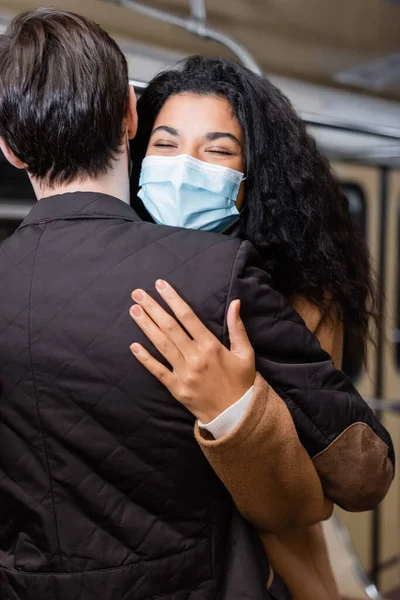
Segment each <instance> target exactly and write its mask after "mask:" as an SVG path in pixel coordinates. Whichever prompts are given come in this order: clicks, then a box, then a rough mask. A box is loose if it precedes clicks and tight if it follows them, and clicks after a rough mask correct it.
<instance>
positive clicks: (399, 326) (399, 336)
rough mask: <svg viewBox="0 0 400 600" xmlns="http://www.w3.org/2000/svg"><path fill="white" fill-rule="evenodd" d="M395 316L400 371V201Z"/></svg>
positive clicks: (396, 345)
mask: <svg viewBox="0 0 400 600" xmlns="http://www.w3.org/2000/svg"><path fill="white" fill-rule="evenodd" d="M396 239H397V265H396V267H395V268H396V271H397V290H396V294H397V315H396V328H395V330H394V340H393V343H394V347H395V352H396V363H397V368H398V369H400V200H399V203H398V211H397V237H396Z"/></svg>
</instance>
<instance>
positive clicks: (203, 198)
mask: <svg viewBox="0 0 400 600" xmlns="http://www.w3.org/2000/svg"><path fill="white" fill-rule="evenodd" d="M243 178H244V177H243V173H240V172H239V171H235V170H234V169H229V168H227V167H222V166H220V165H212V164H210V163H205V162H203V161H201V160H198V159H197V158H193V157H192V156H189V155H187V154H180V155H179V156H146V158H145V159H144V160H143V163H142V172H141V174H140V181H139V186H140V188H141V189H140V191H139V194H138V196H139V198H140V199H141V200H142V202H143V204H144V206H145V208H146V210H147V211H148V212H149V213H150V215H151V216H152V217H153V219H154V221H155V222H156V223H158V224H162V225H172V226H173V227H184V228H187V229H202V230H204V231H218V232H222V231H225V230H226V229H228V228H229V227H230V226H231V225H233V224H234V223H235V222H236V221H237V220H238V219H239V211H238V210H237V208H236V206H235V202H236V199H237V196H238V193H239V188H240V184H241V182H242V181H243Z"/></svg>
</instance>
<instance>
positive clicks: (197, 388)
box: [130, 280, 256, 423]
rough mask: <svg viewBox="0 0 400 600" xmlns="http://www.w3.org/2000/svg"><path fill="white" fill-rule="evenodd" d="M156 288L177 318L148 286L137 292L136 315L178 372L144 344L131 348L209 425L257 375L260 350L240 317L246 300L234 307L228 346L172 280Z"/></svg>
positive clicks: (134, 307)
mask: <svg viewBox="0 0 400 600" xmlns="http://www.w3.org/2000/svg"><path fill="white" fill-rule="evenodd" d="M156 289H157V291H158V293H159V294H160V296H161V297H162V298H163V300H164V301H165V302H166V303H167V304H168V306H169V307H170V308H171V310H172V311H173V313H174V314H175V316H176V318H177V319H174V318H173V317H171V316H170V315H169V314H168V313H167V312H166V311H165V310H164V309H163V308H161V306H160V305H159V304H158V303H157V302H156V301H155V300H153V299H152V298H151V296H149V294H146V292H144V291H143V290H135V291H134V292H133V293H132V298H133V300H134V301H135V302H136V304H135V305H134V306H132V308H131V309H130V314H131V316H132V318H133V319H134V320H135V321H136V323H137V325H138V326H139V327H140V328H141V329H142V331H143V332H144V333H145V334H146V336H147V337H148V338H149V340H150V341H151V342H152V343H153V344H154V346H155V347H156V348H157V350H158V351H159V352H160V353H161V354H162V355H163V356H164V358H165V359H166V360H167V361H168V363H169V364H170V365H171V367H172V370H170V369H168V368H167V367H165V366H164V365H163V364H161V363H160V362H159V361H158V360H156V359H155V358H154V357H153V356H151V354H149V352H147V350H146V349H145V348H144V347H143V346H141V345H140V344H138V343H134V344H132V346H131V351H132V353H133V355H134V356H135V357H136V358H137V359H138V361H139V362H140V363H142V365H144V366H145V367H146V369H147V370H148V371H150V373H152V374H153V375H154V376H155V377H156V378H157V379H158V380H159V381H160V382H161V383H163V384H164V385H165V387H166V388H167V389H168V390H169V392H170V393H171V394H172V395H173V396H174V397H175V398H176V400H178V401H179V402H181V403H182V404H183V405H184V406H186V408H187V409H188V410H189V411H190V412H191V413H193V414H194V415H195V416H196V417H197V418H198V419H200V421H202V422H203V423H209V422H211V421H213V420H214V419H215V418H216V417H217V416H218V415H220V414H221V413H222V412H223V411H224V410H226V409H227V408H228V407H229V406H231V405H232V404H234V403H235V402H237V401H238V400H240V398H241V397H242V396H243V395H244V394H245V393H246V392H247V391H248V390H249V389H250V388H251V386H252V385H253V383H254V379H255V376H256V368H255V357H254V350H253V348H252V346H251V344H250V342H249V338H248V337H247V333H246V330H245V328H244V325H243V322H242V320H241V318H240V316H239V312H240V301H239V300H234V301H233V302H232V303H231V305H230V306H229V310H228V315H227V323H228V330H229V337H230V342H231V349H230V350H228V349H227V348H225V346H224V345H223V344H221V342H220V341H219V340H218V339H217V338H216V337H215V336H214V335H213V334H212V333H211V332H210V331H209V330H208V329H207V328H206V327H205V326H204V325H203V323H202V322H201V321H200V319H198V317H196V315H195V314H194V312H193V311H192V309H191V308H190V306H188V304H186V302H184V301H183V300H182V298H181V297H180V296H179V295H178V294H177V293H176V292H175V290H174V289H173V288H172V287H171V286H170V285H169V284H168V283H167V282H166V281H162V280H159V281H157V282H156ZM178 321H179V322H180V323H181V324H182V325H183V327H184V328H185V330H186V331H187V332H188V333H189V335H190V336H191V337H189V335H187V333H186V332H185V331H184V329H183V328H182V327H181V326H180V325H179V322H178ZM191 338H193V339H191Z"/></svg>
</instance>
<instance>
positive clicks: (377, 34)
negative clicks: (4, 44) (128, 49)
mask: <svg viewBox="0 0 400 600" xmlns="http://www.w3.org/2000/svg"><path fill="white" fill-rule="evenodd" d="M0 2H1V5H0V9H1V8H3V9H8V10H12V11H18V10H21V9H25V8H32V7H35V6H40V5H41V4H42V3H43V2H41V1H40V0H39V1H35V0H0ZM145 3H146V4H148V5H150V6H154V7H157V8H161V9H163V10H170V11H173V12H175V13H177V14H180V15H186V16H187V15H188V13H189V10H188V6H189V2H188V1H187V0H145ZM206 4H207V10H208V20H209V23H210V25H212V26H214V27H217V28H220V29H222V30H224V31H225V32H227V33H229V34H231V35H233V36H235V37H236V38H238V39H239V40H240V41H242V42H243V43H244V45H246V46H247V48H248V49H249V50H250V51H251V52H252V53H253V54H254V56H255V58H256V59H257V60H258V62H259V63H260V65H261V66H262V67H263V68H264V70H265V71H268V72H270V73H277V74H282V75H287V76H291V77H296V78H299V79H304V80H307V81H314V82H320V83H324V84H329V85H332V84H335V85H339V84H338V83H337V82H335V76H336V75H337V74H338V73H343V72H346V71H348V70H349V69H352V68H354V67H355V66H357V65H360V64H364V63H368V62H370V61H373V60H375V59H377V58H382V57H385V56H388V55H390V54H395V53H396V52H397V53H398V52H400V3H396V2H393V1H390V0H323V1H321V0H218V1H216V0H207V2H206ZM52 5H54V6H58V7H63V8H69V9H71V10H75V11H77V12H80V13H83V14H85V15H86V16H89V17H91V18H94V19H95V20H96V21H97V22H99V23H100V24H102V25H103V26H104V27H106V28H107V29H108V30H109V31H111V32H112V33H113V34H115V35H118V36H120V37H121V36H122V37H124V38H127V39H133V40H134V41H135V42H138V43H146V44H152V45H156V46H159V47H164V48H166V49H169V50H174V51H177V52H182V53H185V54H188V53H193V52H200V53H205V54H223V55H227V54H229V52H228V51H227V50H225V49H223V48H221V46H219V45H218V44H216V43H213V42H206V41H203V40H199V39H197V38H195V37H193V36H192V35H191V34H189V33H187V32H184V31H181V30H178V29H176V28H175V27H173V26H171V25H166V24H164V23H160V22H158V21H155V20H154V19H150V18H149V17H145V16H143V15H138V14H137V13H135V12H133V11H131V10H129V9H127V8H121V7H119V6H117V4H116V3H108V2H106V1H105V0H85V2H84V3H83V2H82V0H52ZM374 93H376V94H380V95H383V96H386V97H389V98H390V97H391V98H397V99H399V98H400V73H399V75H398V80H397V81H394V82H392V83H390V84H389V85H387V86H385V87H383V88H379V87H378V88H377V89H376V90H375V91H374Z"/></svg>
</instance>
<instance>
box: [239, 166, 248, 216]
mask: <svg viewBox="0 0 400 600" xmlns="http://www.w3.org/2000/svg"><path fill="white" fill-rule="evenodd" d="M246 179H247V175H246V176H245V177H243V179H242V181H241V182H240V184H242V183H243V181H246ZM246 208H247V202H243V206H242V208H241V209H240V210H239V216H240V217H241V216H242V214H243V213H244V211H245V210H246Z"/></svg>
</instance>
